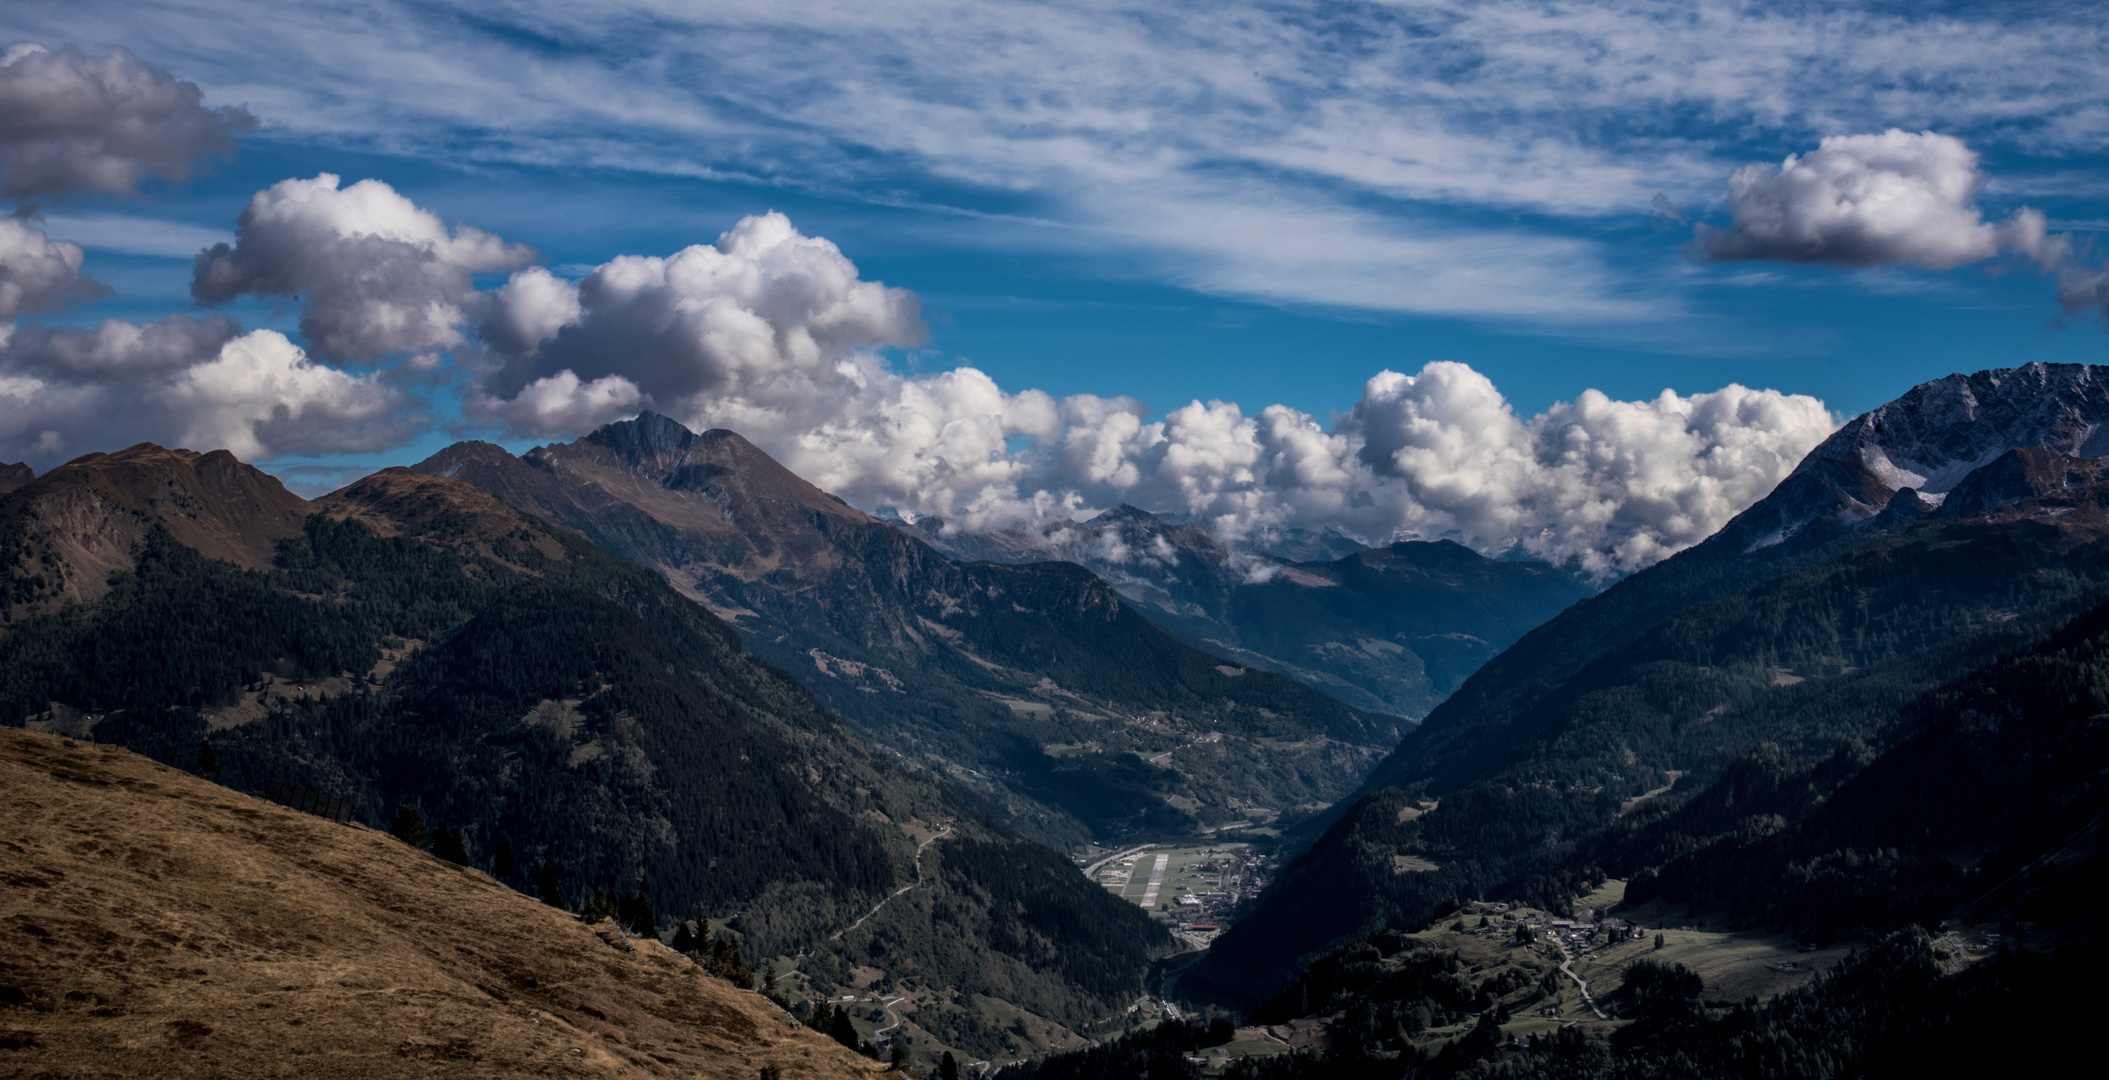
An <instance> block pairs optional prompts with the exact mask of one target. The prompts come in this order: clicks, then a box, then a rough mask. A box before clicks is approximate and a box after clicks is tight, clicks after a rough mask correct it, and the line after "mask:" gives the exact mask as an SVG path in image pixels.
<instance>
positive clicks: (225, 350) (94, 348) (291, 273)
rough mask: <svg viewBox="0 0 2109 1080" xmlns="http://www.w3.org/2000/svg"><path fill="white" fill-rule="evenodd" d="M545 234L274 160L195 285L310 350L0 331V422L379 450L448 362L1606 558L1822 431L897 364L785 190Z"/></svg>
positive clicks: (1624, 407) (1676, 542)
mask: <svg viewBox="0 0 2109 1080" xmlns="http://www.w3.org/2000/svg"><path fill="white" fill-rule="evenodd" d="M8 227H9V228H10V229H12V230H13V232H12V233H10V234H9V235H10V236H16V235H17V234H19V236H18V241H17V243H16V245H15V246H16V247H17V248H19V249H20V250H23V251H26V252H42V254H37V255H36V256H35V257H36V258H38V259H42V260H44V263H36V264H35V265H39V266H41V265H44V264H45V263H51V262H52V260H56V262H55V263H53V265H55V266H57V267H59V268H60V269H59V270H49V271H48V272H47V273H46V277H47V278H48V279H49V280H48V282H47V283H46V284H44V285H42V286H40V287H39V289H40V291H37V292H36V293H34V295H32V294H31V293H29V292H25V293H24V294H23V295H24V297H25V299H24V300H23V301H22V302H21V305H19V306H21V309H22V310H24V311H27V310H31V308H30V307H29V306H28V305H30V304H31V303H32V302H34V303H36V304H39V305H42V306H46V307H48V306H51V305H52V304H54V303H56V302H58V298H61V297H63V296H64V295H66V294H67V290H68V289H70V288H73V287H74V286H73V285H72V284H70V282H73V281H78V280H82V279H80V278H79V267H80V259H79V251H78V249H77V248H71V247H70V246H69V245H54V244H52V243H50V242H49V241H46V240H44V239H43V237H42V235H41V234H39V233H37V232H36V231H35V230H34V229H32V228H29V227H28V226H26V225H21V224H18V223H9V225H8ZM532 257H533V253H532V252H531V251H530V250H529V249H527V248H525V247H523V246H520V245H517V244H511V243H507V242H506V241H504V240H503V239H501V238H499V237H497V236H493V235H491V234H489V233H485V232H482V231H479V230H477V229H475V228H473V227H471V226H468V225H456V226H454V227H452V228H448V227H447V226H446V225H445V224H444V223H443V222H442V221H441V220H440V218H439V217H438V216H437V215H435V214H433V213H431V212H430V211H429V210H427V209H425V208H422V207H419V206H417V205H415V204H414V203H412V202H411V201H410V200H409V199H407V198H405V197H403V196H402V195H401V194H399V193H397V192H396V191H395V190H394V189H393V188H391V187H390V186H388V185H387V184H385V183H383V182H381V181H378V180H363V181H360V182H358V183H355V184H350V185H345V184H343V183H342V182H341V181H340V179H339V178H338V177H335V176H331V175H328V174H324V175H320V176H317V177H314V178H311V179H295V180H287V181H283V182H281V183H278V184H275V185H273V186H272V187H270V188H269V189H267V190H265V191H263V192H260V193H258V194H257V196H256V197H255V198H254V199H253V200H252V201H251V203H250V204H249V206H248V208H247V209H245V210H244V211H243V213H242V215H241V218H240V220H239V222H238V225H237V241H236V242H235V243H233V244H231V245H230V244H224V243H223V244H219V245H216V246H214V247H213V248H210V249H208V250H206V251H204V252H201V253H200V254H199V255H198V257H197V259H196V261H195V266H194V269H193V275H192V286H191V289H192V294H193V296H194V297H195V298H196V299H197V300H198V301H199V302H200V303H201V304H206V305H211V304H217V303H224V302H226V301H228V300H231V299H234V298H236V297H239V296H244V295H259V296H265V297H274V298H280V299H292V298H296V297H297V298H298V303H299V304H300V311H301V318H300V325H301V329H302V337H303V339H304V340H305V342H306V348H305V349H303V348H301V347H299V346H296V345H295V344H294V343H293V342H292V341H290V340H288V339H287V338H286V337H284V336H283V335H281V334H279V333H277V332H275V331H269V330H259V331H251V332H247V333H244V332H243V331H242V329H241V327H240V326H239V325H238V324H237V323H236V322H235V320H233V319H231V318H228V317H226V316H223V315H206V316H204V317H197V316H192V315H188V314H175V315H170V316H168V317H167V318H165V319H162V320H158V321H155V322H149V323H145V324H135V323H129V322H124V321H121V320H107V321H105V322H103V323H102V324H100V325H99V326H95V327H81V328H68V327H36V326H28V327H22V328H20V329H17V330H15V331H14V335H13V337H12V339H11V340H10V341H9V342H8V344H7V347H6V350H5V354H4V371H5V373H6V374H5V376H4V378H5V381H4V382H0V396H4V397H5V398H7V399H9V404H10V406H12V407H11V408H10V409H9V410H8V413H7V420H6V421H4V424H0V441H4V443H5V444H6V445H7V446H8V447H9V449H11V450H14V451H15V452H24V451H26V452H28V453H30V454H31V455H32V456H39V457H42V458H43V459H45V460H46V461H47V462H48V461H49V459H51V458H53V457H57V456H59V455H62V454H65V453H69V452H72V451H73V450H76V449H79V448H84V447H87V446H92V445H99V444H100V442H101V441H104V440H106V439H107V432H108V431H110V430H111V428H112V427H113V426H117V424H113V421H112V418H113V417H122V418H124V419H123V420H122V421H119V422H118V423H121V425H122V426H124V427H126V428H127V434H126V436H125V439H126V440H127V441H130V440H131V439H137V438H150V439H156V440H158V441H166V442H175V443H181V444H185V445H195V446H208V445H209V446H226V447H228V448H230V449H232V450H234V451H235V452H236V453H237V454H238V455H241V456H244V457H251V458H257V457H262V458H269V457H275V456H282V455H287V454H313V453H318V452H327V451H357V450H370V449H380V448H385V447H388V446H391V445H397V444H399V443H400V442H401V441H403V440H404V439H406V438H407V437H409V436H410V435H411V434H412V433H413V432H415V431H416V430H419V429H420V428H422V427H423V426H424V425H426V424H428V423H429V422H430V417H429V415H427V413H428V406H427V405H426V402H425V399H424V398H422V397H420V396H419V395H416V394H414V393H411V392H410V391H409V390H408V389H406V387H407V386H408V385H409V384H411V383H412V382H414V381H415V380H418V379H423V380H426V381H428V382H429V381H433V380H440V381H446V382H451V383H452V385H454V386H455V388H456V389H457V390H458V392H459V393H461V395H462V398H463V401H464V413H465V416H466V418H467V420H468V422H470V423H472V424H476V423H481V424H484V425H488V426H490V427H493V428H496V429H499V430H502V431H503V432H505V433H506V434H508V435H511V436H514V437H525V438H537V439H557V438H568V437H571V436H575V435H577V434H580V433H582V432H584V431H587V430H590V429H591V428H593V427H595V426H598V425H600V424H602V423H606V422H609V421H612V420H617V419H624V418H627V417H629V416H632V415H635V413H636V412H637V411H638V410H639V409H640V408H645V407H650V408H655V409H658V410H660V411H663V412H666V413H668V414H670V415H672V416H674V417H675V418H676V419H678V420H680V421H682V422H683V423H686V424H688V425H690V426H692V427H694V428H697V429H704V428H710V427H728V428H732V429H734V430H737V431H739V432H741V433H742V434H744V435H746V436H747V437H748V438H750V439H753V440H754V441H755V442H757V443H758V444H760V445H761V446H763V447H764V448H765V449H767V450H769V451H770V452H771V453H773V454H775V455H776V456H778V457H779V458H781V459H782V460H784V462H785V463H786V464H787V465H789V466H790V467H791V468H793V469H794V470H796V471H798V472H799V473H800V474H802V475H804V476H806V477H808V478H809V479H811V480H813V481H814V482H815V483H817V484H819V485H821V486H822V487H824V488H826V489H828V490H831V491H836V492H839V493H841V494H842V495H844V496H845V497H847V498H849V499H851V500H852V501H853V502H856V503H858V504H860V505H864V506H867V507H878V506H881V505H885V506H891V507H894V508H896V509H897V510H899V511H901V512H904V513H907V514H910V515H925V514H930V515H939V516H942V517H944V518H946V519H947V520H948V521H950V522H954V523H956V525H957V526H959V527H964V528H969V529H989V528H1001V527H1007V526H1016V525H1030V524H1035V523H1038V522H1041V521H1044V520H1046V519H1049V518H1067V517H1072V516H1079V515H1087V514H1090V513H1092V512H1095V511H1096V510H1099V509H1103V508H1105V507H1107V506H1111V505H1113V504H1115V503H1118V502H1132V503H1136V504H1139V505H1143V506H1147V507H1152V508H1155V509H1159V510H1165V511H1170V512H1174V513H1179V514H1186V515H1192V516H1195V517H1198V518H1202V519H1206V520H1208V521H1210V522H1212V523H1214V524H1215V525H1216V527H1217V528H1218V529H1219V530H1220V531H1221V532H1222V533H1224V534H1225V535H1226V536H1229V537H1233V538H1235V537H1252V538H1258V537H1261V536H1264V535H1266V534H1269V533H1271V532H1274V531H1276V530H1281V529H1286V528H1293V527H1303V528H1312V529H1322V528H1324V527H1326V526H1328V525H1331V526H1334V527H1338V528H1341V529H1343V530H1345V531H1347V532H1350V533H1352V534H1355V535H1358V536H1361V537H1363V538H1365V539H1367V540H1370V541H1373V542H1383V541H1388V540H1391V539H1394V538H1400V537H1436V536H1449V537H1455V538H1458V539H1460V540H1463V541H1464V542H1466V543H1469V544H1471V545H1473V546H1475V547H1478V548H1480V549H1482V550H1486V551H1490V552H1501V551H1508V550H1511V549H1515V550H1518V551H1520V552H1523V553H1528V554H1531V555H1535V556H1539V557H1544V558H1550V559H1557V560H1561V561H1574V562H1578V563H1580V564H1581V565H1583V566H1585V567H1587V568H1589V569H1590V570H1592V571H1594V572H1598V573H1607V574H1608V573H1617V572H1623V571H1629V570H1632V569H1635V568H1637V567H1640V566H1643V565H1646V564H1647V563H1650V562H1653V561H1655V560H1656V559H1659V558H1661V557H1663V556H1664V555H1666V554H1667V553H1669V552H1672V551H1675V550H1677V549H1678V548H1681V547H1684V546H1686V545H1689V544H1692V543H1695V542H1697V541H1698V540H1700V539H1702V538H1704V537H1705V536H1706V535H1707V534H1709V533H1711V532H1712V531H1713V530H1714V529H1716V528H1718V527H1719V526H1720V525H1721V524H1722V523H1723V522H1725V521H1726V520H1727V519H1728V517H1729V516H1731V515H1733V514H1734V513H1735V512H1736V511H1738V510H1740V509H1741V508H1742V507H1743V506H1745V505H1747V504H1749V503H1750V502H1751V501H1754V500H1755V499H1756V498H1758V497H1759V496H1761V495H1762V494H1764V492H1765V491H1767V490H1769V489H1770V487H1771V486H1772V484H1773V483H1775V482H1776V481H1777V480H1778V479H1779V478H1780V477H1781V476H1784V475H1785V474H1786V472H1787V471H1788V470H1789V469H1791V468H1792V467H1793V466H1794V464H1795V463H1796V462H1797V461H1798V460H1799V458H1800V457H1801V455H1802V454H1803V453H1804V452H1806V451H1807V449H1808V448H1809V447H1812V446H1814V445H1815V444H1816V443H1817V442H1818V441H1819V440H1821V439H1822V438H1823V437H1824V436H1825V435H1827V434H1828V433H1829V432H1830V431H1831V430H1832V428H1833V427H1834V426H1835V420H1834V418H1833V417H1832V416H1831V415H1830V414H1829V413H1828V412H1827V411H1826V410H1825V409H1824V407H1823V405H1822V404H1821V403H1820V402H1818V401H1816V400H1814V399H1812V398H1808V397H1800V396H1790V395H1784V394H1780V393H1777V392H1775V391H1769V390H1763V391H1760V390H1749V389H1746V388H1743V387H1740V386H1730V387H1728V388H1726V389H1723V390H1720V391H1717V392H1714V393H1707V394H1697V395H1693V396H1690V397H1680V396H1679V395H1677V394H1675V393H1670V392H1665V393H1664V394H1663V395H1661V396H1660V397H1658V398H1657V399H1655V400H1652V401H1645V402H1619V401H1613V400H1611V399H1609V398H1607V397H1605V396H1604V395H1602V394H1598V393H1595V392H1590V393H1587V394H1584V395H1583V396H1582V397H1581V398H1579V399H1578V400H1576V401H1574V402H1572V403H1563V404H1561V405H1558V406H1556V407H1555V408H1553V409H1552V410H1550V411H1548V412H1546V413H1544V414H1541V415H1539V416H1535V417H1523V416H1518V415H1517V414H1516V413H1515V411H1514V409H1513V408H1511V407H1510V406H1509V404H1508V403H1507V402H1506V401H1505V400H1503V398H1502V396H1501V394H1500V392H1499V391H1498V390H1496V389H1495V387H1494V386H1493V384H1492V383H1491V382H1490V381H1488V380H1487V379H1486V378H1485V377H1484V376H1483V375H1481V374H1479V373H1478V372H1475V371H1473V370H1472V369H1471V368H1469V367H1466V366H1464V365H1462V364H1454V363H1439V364H1432V365H1429V366H1428V367H1427V368H1425V369H1424V370H1422V371H1421V372H1420V373H1419V374H1417V375H1412V376H1408V375H1402V374H1398V373H1395V372H1389V371H1387V372H1382V373H1380V374H1378V375H1377V376H1376V377H1374V378H1372V379H1371V380H1370V381H1369V383H1368V384H1367V385H1366V386H1365V387H1364V388H1363V392H1362V396H1361V399H1360V400H1359V401H1358V402H1357V403H1356V404H1355V405H1354V406H1353V407H1352V408H1351V409H1349V410H1348V411H1347V412H1346V413H1345V414H1344V415H1343V416H1341V417H1340V418H1338V420H1337V421H1336V422H1334V423H1332V424H1330V425H1327V424H1325V423H1322V422H1321V421H1320V420H1319V419H1318V418H1316V417H1313V416H1310V415H1307V414H1305V413H1302V412H1299V411H1297V410H1294V409H1290V408H1287V407H1284V406H1279V405H1276V406H1271V407H1268V408H1265V409H1262V410H1260V411H1259V412H1258V413H1256V414H1249V415H1248V413H1247V412H1246V411H1245V410H1244V409H1243V408H1241V407H1240V406H1239V405H1238V404H1236V403H1233V402H1223V401H1208V402H1201V401H1195V402H1192V403H1189V404H1188V405H1186V406H1184V407H1181V408H1177V409H1173V410H1171V411H1170V412H1168V413H1166V414H1165V415H1163V416H1162V417H1160V418H1157V419H1151V416H1150V412H1149V410H1148V409H1147V408H1146V407H1145V406H1144V405H1143V404H1142V403H1140V402H1137V401H1134V400H1131V399H1125V398H1102V397H1097V396H1093V395H1088V394H1081V395H1074V396H1071V397H1067V398H1060V399H1057V398H1055V397H1052V396H1051V395H1048V394H1046V393H1044V392H1041V391H1038V390H1033V389H1019V390H1007V389H1005V388H1003V387H1001V386H999V385H997V383H996V382H995V381H994V380H993V379H991V378H990V377H989V376H988V375H987V374H985V373H983V372H981V371H979V370H976V369H974V368H970V367H962V368H958V369H955V370H951V371H945V372H941V373H937V374H927V375H923V374H904V373H902V372H901V371H899V370H897V369H896V368H895V367H894V366H893V364H892V362H891V361H890V360H889V358H888V357H889V352H890V351H897V350H912V349H915V348H917V347H919V346H921V345H922V344H923V343H924V341H925V340H926V337H927V335H926V332H925V328H924V324H923V321H922V318H921V314H920V307H919V304H918V301H917V299H916V297H915V295H914V294H913V293H911V292H909V291H907V290H905V289H900V288H893V287H889V286H886V285H885V284H883V283H880V282H875V281H867V280H864V279H863V277H862V276H861V275H860V273H859V272H858V269H857V267H856V266H855V265H854V264H853V263H852V262H851V261H850V260H849V258H848V257H847V256H845V255H844V254H843V253H842V252H841V250H840V249H838V248H837V247H836V246H835V245H834V244H832V243H830V242H829V241H827V240H825V239H823V238H820V237H813V236H807V235H805V234H803V233H801V232H800V231H799V230H798V229H797V228H796V227H795V226H794V225H793V224H792V222H791V221H790V220H789V219H788V218H787V217H785V216H784V215H782V214H777V213H768V214H760V215H755V216H751V217H748V218H745V219H743V220H741V221H739V222H738V223H737V224H735V225H734V226H733V227H732V228H731V229H729V230H727V231H726V232H725V233H724V234H723V235H721V236H719V237H718V238H717V239H716V241H715V242H714V243H711V244H698V245H693V246H690V247H687V248H684V249H682V250H681V251H678V252H676V253H674V254H673V255H671V256H667V257H657V256H642V255H622V256H617V257H615V258H613V259H610V260H608V261H607V262H606V263H604V264H602V265H600V266H598V267H596V268H594V269H593V270H592V271H591V272H590V273H588V274H586V275H585V276H584V277H583V278H582V279H580V280H578V281H575V282H574V281H570V280H566V279H565V278H562V277H559V276H557V275H555V274H554V273H552V272H551V271H550V270H549V269H547V268H546V267H543V266H539V265H523V264H524V263H526V262H527V261H528V260H530V259H531V258H532ZM61 270H62V271H63V273H61V272H60V271H61ZM506 270H511V271H512V273H511V274H510V275H509V276H508V277H507V278H506V279H505V280H504V281H503V283H501V284H497V285H495V286H493V287H489V288H485V289H477V288H476V287H475V282H474V276H475V275H476V274H479V273H483V274H490V273H496V272H502V271H506ZM67 275H71V277H70V278H69V277H68V276H67ZM325 361H326V362H325ZM332 364H334V365H338V366H331V365H332ZM347 368H348V369H350V370H347ZM361 368H364V369H366V370H364V371H363V373H359V372H358V369H361Z"/></svg>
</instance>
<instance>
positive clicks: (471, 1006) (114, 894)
mask: <svg viewBox="0 0 2109 1080" xmlns="http://www.w3.org/2000/svg"><path fill="white" fill-rule="evenodd" d="M0 822H4V826H0V1077H9V1076H12V1077H42V1076H64V1077H146V1076H152V1077H243V1078H251V1077H274V1076H302V1077H327V1078H337V1077H428V1076H507V1077H514V1076H578V1077H644V1076H654V1077H690V1076H702V1077H727V1078H731V1077H737V1078H739V1080H754V1078H755V1077H757V1076H759V1075H760V1074H761V1070H762V1068H763V1067H764V1066H767V1065H776V1066H779V1067H780V1068H781V1069H782V1072H783V1075H784V1076H786V1077H799V1078H805V1077H851V1076H871V1075H874V1074H875V1073H877V1072H878V1071H879V1067H878V1066H877V1065H876V1064H875V1063H873V1062H871V1061H868V1060H866V1059H864V1058H861V1057H858V1056H856V1055H854V1054H851V1053H850V1052H849V1051H847V1050H844V1049H842V1048H841V1047H840V1046H838V1045H836V1044H835V1043H834V1042H832V1041H830V1040H828V1039H826V1038H824V1037H822V1036H820V1035H818V1034H816V1033H814V1032H812V1031H809V1030H806V1029H803V1028H799V1027H797V1026H796V1025H794V1024H793V1023H792V1022H791V1020H790V1019H789V1018H788V1017H787V1016H785V1015H784V1014H783V1013H781V1012H779V1011H777V1010H776V1009H775V1007H773V1006H771V1005H769V1004H768V1003H767V1002H765V1001H764V1000H762V999H761V998H760V997H759V996H757V995H755V994H753V993H751V992H745V991H740V990H735V989H733V988H732V987H731V986H730V985H729V984H727V983H724V982H722V981H719V980H717V979H713V978H710V977H709V976H706V975H703V974H702V973H701V972H700V971H698V970H697V969H696V968H695V967H694V965H692V964H690V963H689V962H688V961H687V960H685V959H683V958H681V957H679V956H678V955H676V954H674V953H673V952H672V951H670V950H667V949H665V948H663V947H661V946H659V945H658V944H657V943H656V942H647V943H644V944H641V945H639V946H637V948H636V951H634V952H629V951H624V949H623V948H622V943H621V942H620V940H619V939H614V938H613V935H614V931H613V929H612V927H610V926H609V925H608V924H605V923H603V924H602V926H601V927H600V928H599V930H598V931H596V930H595V929H593V928H588V927H586V926H582V925H580V924H579V923H578V922H577V921H576V920H575V919H573V918H571V917H570V916H568V915H565V914H563V913H561V912H559V911H556V910H555V909H553V908H549V907H545V906H543V905H542V904H540V903H537V902H535V901H534V900H532V899H530V898H528V897H525V896H522V895H520V894H519V893H516V892H513V891H512V890H510V889H507V888H505V887H504V886H502V885H499V884H497V883H496V882H494V881H492V880H491V879H490V878H488V877H486V876H484V875H483V874H481V873H478V872H476V871H473V870H464V869H462V868H459V867H455V866H451V865H448V864H446V863H442V862H440V861H438V860H437V859H434V858H432V857H431V856H430V855H427V854H424V853H422V852H418V851H414V850H412V849H411V848H409V847H407V846H405V845H404V844H402V843H401V842H399V841H397V840H395V839H394V838H392V837H389V836H387V835H385V834H382V833H377V832H373V831H370V830H366V829H362V828H356V827H348V826H343V825H336V824H333V823H330V822H327V821H323V820H321V819H319V818H313V817H308V816H306V815H302V814H297V813H293V812H291V811H288V810H286V809H284V808H282V807H279V806H276V805H274V804H272V803H268V802H263V801H260V800H257V799H252V798H249V797H247V796H244V795H239V794H236V793H234V792H232V791H229V790H227V789H225V788H222V787H219V786H217V785H215V784H210V783H207V782H205V781H203V780H200V779H197V778H195V777H192V776H189V775H187V774H184V773H181V772H177V771H175V770H172V769H168V768H165V767H162V766H160V765H157V764H154V763H153V762H151V761H148V760H147V759H145V758H142V757H139V756H137V755H135V754H132V753H130V752H128V751H124V750H119V749H116V748H113V747H105V746H95V745H92V744H82V743H76V742H72V741H69V740H66V739H62V738H59V737H57V736H51V735H40V734H36V733H32V732H27V731H22V730H19V729H12V728H0ZM603 935H607V936H605V937H604V936H603Z"/></svg>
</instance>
